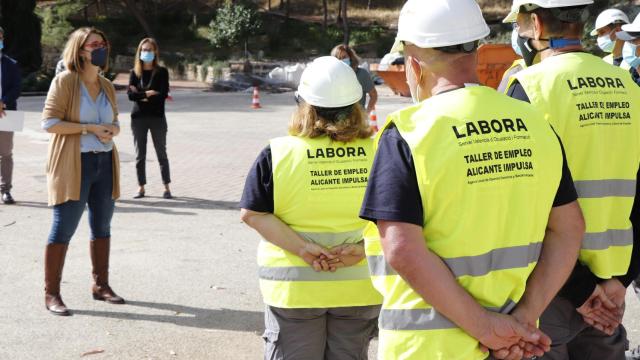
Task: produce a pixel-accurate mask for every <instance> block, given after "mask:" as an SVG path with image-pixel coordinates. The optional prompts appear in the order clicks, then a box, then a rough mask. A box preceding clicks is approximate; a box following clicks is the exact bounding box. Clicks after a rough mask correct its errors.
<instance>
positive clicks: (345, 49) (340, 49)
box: [331, 44, 378, 113]
mask: <svg viewBox="0 0 640 360" xmlns="http://www.w3.org/2000/svg"><path fill="white" fill-rule="evenodd" d="M331 56H333V57H335V58H337V59H338V60H340V61H342V62H344V63H345V64H347V65H349V66H350V67H351V69H353V71H354V72H355V73H356V77H357V78H358V82H359V83H360V86H362V98H361V99H360V105H361V106H362V107H363V108H365V104H366V109H367V113H370V112H371V111H373V110H374V109H375V108H376V103H377V102H378V91H377V90H376V85H375V84H374V83H373V80H372V78H371V74H370V73H369V71H367V70H366V69H363V68H361V67H360V58H359V57H358V54H356V51H355V50H353V49H352V48H351V47H349V46H347V45H344V44H340V45H337V46H336V47H334V48H333V49H332V50H331ZM367 95H369V102H368V103H367V102H366V101H367Z"/></svg>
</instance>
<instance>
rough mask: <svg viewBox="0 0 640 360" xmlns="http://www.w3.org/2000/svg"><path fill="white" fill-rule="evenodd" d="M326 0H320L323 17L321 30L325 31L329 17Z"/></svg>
mask: <svg viewBox="0 0 640 360" xmlns="http://www.w3.org/2000/svg"><path fill="white" fill-rule="evenodd" d="M327 7H328V6H327V0H322V11H323V14H324V17H323V18H322V30H324V31H327V18H328V17H329V14H328V11H329V10H328V9H327Z"/></svg>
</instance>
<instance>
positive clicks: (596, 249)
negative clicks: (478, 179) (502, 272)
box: [504, 0, 640, 360]
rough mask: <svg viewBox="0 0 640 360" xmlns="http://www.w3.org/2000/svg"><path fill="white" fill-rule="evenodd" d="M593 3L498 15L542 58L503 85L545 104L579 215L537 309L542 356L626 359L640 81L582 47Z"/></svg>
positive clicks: (638, 258)
mask: <svg viewBox="0 0 640 360" xmlns="http://www.w3.org/2000/svg"><path fill="white" fill-rule="evenodd" d="M593 3H594V2H593V1H592V0H514V2H513V5H512V8H511V12H510V13H509V15H508V16H507V17H506V18H505V19H504V22H517V23H518V25H519V26H518V30H519V34H520V36H521V37H524V38H527V45H528V48H527V49H526V50H525V49H524V48H523V49H522V51H523V53H525V55H527V54H528V56H529V58H531V57H533V56H534V55H535V54H536V53H539V54H540V59H541V61H540V63H539V64H537V65H535V66H530V67H529V68H527V69H526V70H523V71H521V72H519V73H517V74H516V75H514V76H513V77H512V78H511V83H510V85H509V89H508V90H507V94H508V95H509V96H511V97H513V98H515V99H518V100H521V101H523V102H527V103H530V104H532V105H533V106H534V107H536V108H537V109H539V110H540V111H542V112H544V113H545V117H546V119H547V120H548V122H549V123H550V124H551V126H553V128H554V129H555V131H556V132H557V134H558V136H559V137H560V139H561V140H562V142H563V143H564V144H565V151H566V154H567V162H568V164H569V167H570V169H571V174H572V176H573V183H574V185H575V188H576V190H577V194H578V202H579V204H580V208H581V209H582V212H583V214H584V219H585V224H586V232H585V234H584V239H583V241H582V245H581V249H580V255H579V260H578V261H577V262H576V263H575V266H574V269H573V271H572V274H571V276H570V277H569V280H568V281H567V282H566V283H565V284H564V285H563V287H562V289H561V290H560V292H559V293H558V296H556V297H555V298H554V299H553V301H552V302H551V304H550V305H549V307H547V309H546V310H545V311H544V313H543V314H542V316H541V318H540V328H541V329H542V331H544V332H546V333H547V334H548V335H549V336H550V337H551V339H552V345H551V351H550V352H549V354H548V355H545V357H544V359H554V360H560V359H565V360H569V359H576V360H577V359H580V360H583V359H624V358H625V350H626V347H627V344H628V343H627V334H626V331H625V329H624V326H623V325H622V324H621V320H622V315H623V313H624V308H625V294H626V290H627V289H626V288H627V287H628V286H629V284H630V283H631V282H632V280H634V279H635V278H636V277H637V276H638V274H639V273H640V253H638V250H640V237H638V234H637V229H638V228H640V226H638V225H639V223H638V218H637V215H634V214H638V212H639V211H640V210H639V209H638V205H639V204H640V201H639V200H638V197H639V196H640V192H639V191H638V190H639V189H640V188H638V187H637V184H638V180H639V179H638V174H639V169H640V123H639V121H640V104H638V102H637V100H638V99H640V89H638V87H637V86H635V84H634V83H633V82H632V80H631V78H630V77H629V75H628V73H627V72H626V71H625V70H623V69H621V68H619V67H617V66H611V65H609V64H607V63H606V62H604V61H602V59H601V58H599V57H597V56H594V55H592V54H589V53H587V52H585V50H584V47H583V46H582V41H581V40H582V36H583V32H584V25H585V21H586V20H587V19H588V16H589V12H590V6H591V5H592V4H593ZM622 30H625V31H627V30H633V27H631V29H630V28H629V25H623V26H622ZM618 38H621V37H620V36H619V34H618ZM625 47H626V45H625ZM623 53H624V49H623ZM526 59H527V57H525V60H526ZM589 79H607V81H604V80H602V81H597V82H596V83H594V84H593V86H591V84H590V83H589ZM584 82H587V85H585V86H583V84H584ZM607 82H609V83H613V85H612V86H608V84H607ZM587 88H588V89H587ZM585 104H590V106H585ZM611 104H616V109H614V108H613V106H612V105H611ZM617 105H619V106H617Z"/></svg>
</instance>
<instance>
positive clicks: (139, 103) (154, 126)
mask: <svg viewBox="0 0 640 360" xmlns="http://www.w3.org/2000/svg"><path fill="white" fill-rule="evenodd" d="M159 56H160V52H159V50H158V43H157V42H156V41H155V40H154V39H152V38H145V39H142V41H140V44H139V45H138V50H137V51H136V58H135V64H134V67H133V69H132V70H131V74H130V75H129V90H128V91H127V93H128V94H129V100H131V101H133V103H134V104H133V110H131V130H133V143H134V145H135V147H136V173H137V175H138V193H137V194H136V195H135V196H134V198H136V199H139V198H143V197H144V196H145V189H144V186H145V185H146V184H147V175H146V160H147V133H148V132H151V139H152V140H153V147H154V148H155V149H156V156H157V157H158V163H159V164H160V174H161V175H162V183H163V184H164V193H163V195H162V196H163V197H164V198H165V199H171V198H172V196H171V189H169V184H170V183H171V176H170V174H169V159H168V158H167V118H166V116H165V111H164V105H165V99H166V98H167V96H168V94H169V72H168V71H167V69H166V68H164V67H162V66H160V65H158V58H159Z"/></svg>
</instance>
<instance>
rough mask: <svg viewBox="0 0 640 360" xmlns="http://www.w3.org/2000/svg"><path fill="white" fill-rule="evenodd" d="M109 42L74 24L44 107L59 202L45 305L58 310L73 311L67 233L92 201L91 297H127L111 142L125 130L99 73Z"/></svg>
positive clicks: (51, 177)
mask: <svg viewBox="0 0 640 360" xmlns="http://www.w3.org/2000/svg"><path fill="white" fill-rule="evenodd" d="M109 50H110V47H109V42H108V41H107V38H106V36H105V35H104V33H103V32H101V31H99V30H97V29H94V28H88V27H84V28H80V29H77V30H76V31H74V32H73V33H72V34H71V35H70V36H69V40H68V41H67V44H66V46H65V49H64V53H63V57H64V61H65V66H66V68H67V71H64V72H62V73H60V74H59V75H58V76H56V77H55V78H54V79H53V81H52V83H51V87H50V88H49V92H48V93H47V99H46V101H45V104H44V110H43V112H42V128H43V129H44V130H46V131H47V132H48V133H50V134H51V140H50V141H49V153H48V160H47V165H46V169H47V185H48V190H49V205H50V206H53V225H52V227H51V232H50V233H49V239H48V242H47V246H46V249H45V255H44V257H45V258H44V267H45V268H44V274H45V275H44V277H45V306H46V308H47V309H48V310H49V311H50V312H51V313H52V314H54V315H62V316H68V315H70V312H69V310H68V309H67V307H66V305H65V304H64V302H63V301H62V297H61V296H60V281H61V280H62V269H63V267H64V260H65V257H66V254H67V249H68V247H69V241H71V237H72V236H73V234H74V233H75V231H76V229H77V228H78V223H79V222H80V218H81V217H82V213H83V212H84V209H85V207H87V205H88V208H89V225H90V226H91V246H90V254H91V263H92V265H93V270H92V273H93V279H94V284H93V287H92V295H93V298H94V299H95V300H100V301H106V302H108V303H111V304H124V299H123V298H121V297H120V296H118V295H116V293H115V292H114V291H113V290H112V289H111V287H110V286H109V253H110V247H111V218H112V217H113V210H114V205H115V199H117V198H118V197H119V196H120V161H119V157H118V151H117V149H116V146H115V144H114V142H113V137H114V136H117V135H118V134H119V133H120V125H119V122H118V107H117V102H116V92H115V88H114V87H113V84H112V83H111V81H109V80H108V79H106V78H105V77H103V76H101V75H100V70H102V71H106V69H107V68H108V66H109V64H108V60H109Z"/></svg>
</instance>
